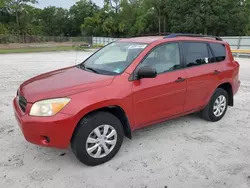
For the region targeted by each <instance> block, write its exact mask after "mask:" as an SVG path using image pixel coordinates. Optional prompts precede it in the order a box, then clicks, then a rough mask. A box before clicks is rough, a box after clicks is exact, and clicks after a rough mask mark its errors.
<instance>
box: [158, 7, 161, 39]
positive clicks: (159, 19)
mask: <svg viewBox="0 0 250 188" xmlns="http://www.w3.org/2000/svg"><path fill="white" fill-rule="evenodd" d="M158 27H159V35H161V12H160V10H159V12H158Z"/></svg>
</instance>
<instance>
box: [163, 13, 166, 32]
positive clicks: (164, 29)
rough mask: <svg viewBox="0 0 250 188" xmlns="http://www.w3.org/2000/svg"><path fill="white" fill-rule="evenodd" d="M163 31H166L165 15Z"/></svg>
mask: <svg viewBox="0 0 250 188" xmlns="http://www.w3.org/2000/svg"><path fill="white" fill-rule="evenodd" d="M163 24H164V25H163V27H164V28H163V32H164V34H165V33H166V16H164V22H163Z"/></svg>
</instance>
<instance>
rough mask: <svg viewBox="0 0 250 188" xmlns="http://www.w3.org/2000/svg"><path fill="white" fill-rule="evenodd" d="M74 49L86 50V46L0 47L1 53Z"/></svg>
mask: <svg viewBox="0 0 250 188" xmlns="http://www.w3.org/2000/svg"><path fill="white" fill-rule="evenodd" d="M72 50H84V48H78V47H72V46H58V47H42V48H14V49H0V54H11V53H32V52H57V51H72Z"/></svg>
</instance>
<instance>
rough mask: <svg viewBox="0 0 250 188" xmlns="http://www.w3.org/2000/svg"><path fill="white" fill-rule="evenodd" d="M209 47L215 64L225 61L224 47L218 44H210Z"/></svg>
mask: <svg viewBox="0 0 250 188" xmlns="http://www.w3.org/2000/svg"><path fill="white" fill-rule="evenodd" d="M210 47H211V49H212V51H213V54H214V59H215V61H216V62H220V61H224V60H225V59H226V49H225V45H223V44H218V43H210Z"/></svg>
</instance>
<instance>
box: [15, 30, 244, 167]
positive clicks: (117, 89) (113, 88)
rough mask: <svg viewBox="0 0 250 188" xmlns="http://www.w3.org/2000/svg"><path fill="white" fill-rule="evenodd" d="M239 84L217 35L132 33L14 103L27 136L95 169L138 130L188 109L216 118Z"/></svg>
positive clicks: (33, 82)
mask: <svg viewBox="0 0 250 188" xmlns="http://www.w3.org/2000/svg"><path fill="white" fill-rule="evenodd" d="M239 85H240V81H239V63H238V62H237V61H235V60H234V57H233V55H232V53H231V50H230V47H229V45H228V44H227V43H226V42H223V41H222V40H221V38H219V37H212V36H202V35H188V34H187V35H185V34H170V35H167V36H165V37H163V36H156V37H155V36H154V37H137V38H128V39H121V40H119V41H116V42H113V43H111V44H108V45H106V46H105V47H103V48H101V49H100V50H98V51H97V52H95V53H94V54H93V55H91V56H90V57H89V58H87V59H86V60H85V61H84V62H82V63H81V64H79V65H77V66H71V67H67V68H63V69H60V70H55V71H52V72H49V73H45V74H42V75H39V76H37V77H34V78H31V79H30V80H28V81H26V82H24V83H23V84H22V85H21V86H20V88H19V89H18V91H17V96H16V97H15V99H14V100H13V107H14V111H15V116H16V119H17V121H18V123H19V126H20V128H21V130H22V132H23V135H24V137H25V138H26V140H27V141H29V142H31V143H34V144H38V145H43V146H49V147H55V148H68V146H69V145H71V148H72V151H73V152H74V154H75V156H76V157H77V158H78V159H79V160H80V161H81V162H82V163H85V164H87V165H91V166H94V165H98V164H101V163H104V162H106V161H108V160H110V159H111V158H112V157H113V156H115V155H116V153H117V152H118V150H119V149H120V147H121V145H122V142H123V137H124V135H125V136H127V137H129V138H131V137H132V136H131V133H132V132H133V131H134V130H136V129H139V128H142V127H145V126H148V125H152V124H156V123H159V122H162V121H165V120H168V119H172V118H176V117H179V116H183V115H186V114H190V113H193V112H200V113H201V115H202V117H203V118H204V119H205V120H208V121H212V122H215V121H219V120H220V119H221V118H222V117H223V116H224V115H225V113H226V111H227V107H228V106H233V105H234V95H235V94H236V92H237V91H238V89H239Z"/></svg>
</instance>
